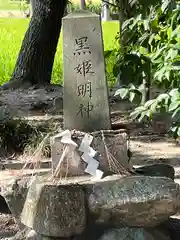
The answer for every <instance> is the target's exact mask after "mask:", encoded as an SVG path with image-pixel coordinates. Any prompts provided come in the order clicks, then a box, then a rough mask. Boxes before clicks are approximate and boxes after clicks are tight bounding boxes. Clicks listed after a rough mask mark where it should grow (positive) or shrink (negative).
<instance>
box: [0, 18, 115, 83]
mask: <svg viewBox="0 0 180 240" xmlns="http://www.w3.org/2000/svg"><path fill="white" fill-rule="evenodd" d="M28 23H29V20H28V19H13V18H4V19H3V18H0V32H1V37H0V46H1V51H0V84H3V83H5V82H7V81H8V80H9V79H10V76H11V74H12V72H13V69H14V65H15V62H16V59H17V56H18V52H19V49H20V47H21V42H22V40H23V37H24V33H25V31H26V29H27V27H28ZM117 31H119V25H118V23H117V22H104V23H103V38H104V48H105V50H107V49H113V48H114V46H115V40H114V38H115V36H116V33H117ZM61 46H62V41H61V38H60V39H59V44H58V48H57V52H56V57H55V62H54V67H53V76H52V81H53V82H54V83H58V82H60V81H61V80H62V49H61ZM111 68H112V64H111V63H108V64H107V71H108V72H111V71H112V69H111Z"/></svg>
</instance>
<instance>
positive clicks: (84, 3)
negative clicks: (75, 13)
mask: <svg viewBox="0 0 180 240" xmlns="http://www.w3.org/2000/svg"><path fill="white" fill-rule="evenodd" d="M81 9H84V10H85V9H86V0H81Z"/></svg>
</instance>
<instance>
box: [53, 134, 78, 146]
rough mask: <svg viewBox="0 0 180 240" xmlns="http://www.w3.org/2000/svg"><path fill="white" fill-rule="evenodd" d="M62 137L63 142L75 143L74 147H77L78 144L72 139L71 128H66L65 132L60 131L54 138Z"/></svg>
mask: <svg viewBox="0 0 180 240" xmlns="http://www.w3.org/2000/svg"><path fill="white" fill-rule="evenodd" d="M59 137H62V138H61V142H62V143H65V144H69V145H73V146H74V147H77V146H78V145H77V144H76V143H75V142H74V141H72V139H71V132H70V131H69V130H65V131H64V132H61V133H58V134H57V135H56V136H54V138H59Z"/></svg>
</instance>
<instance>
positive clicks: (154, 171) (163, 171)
mask: <svg viewBox="0 0 180 240" xmlns="http://www.w3.org/2000/svg"><path fill="white" fill-rule="evenodd" d="M135 173H137V174H140V175H143V176H159V177H168V178H171V179H172V180H174V175H175V170H174V168H173V166H171V165H169V164H165V163H157V164H150V165H147V166H142V167H137V168H135Z"/></svg>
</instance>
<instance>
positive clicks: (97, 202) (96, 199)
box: [88, 176, 180, 227]
mask: <svg viewBox="0 0 180 240" xmlns="http://www.w3.org/2000/svg"><path fill="white" fill-rule="evenodd" d="M111 179H113V180H111ZM107 180H108V181H104V182H98V183H96V184H94V185H93V187H92V190H91V191H92V192H91V193H90V194H89V198H88V205H89V210H90V212H91V213H93V214H95V215H97V221H98V222H103V223H107V222H111V223H112V222H113V223H114V224H115V225H118V224H120V223H123V224H126V225H127V226H135V227H137V226H138V227H153V226H156V225H157V224H159V223H161V222H163V221H165V220H167V219H168V217H169V216H171V215H173V214H175V213H176V212H177V211H178V210H179V208H180V186H179V185H178V184H176V183H174V182H173V181H172V180H171V179H169V178H165V177H149V176H130V177H124V178H118V176H117V177H115V176H112V177H110V176H108V177H107Z"/></svg>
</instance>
